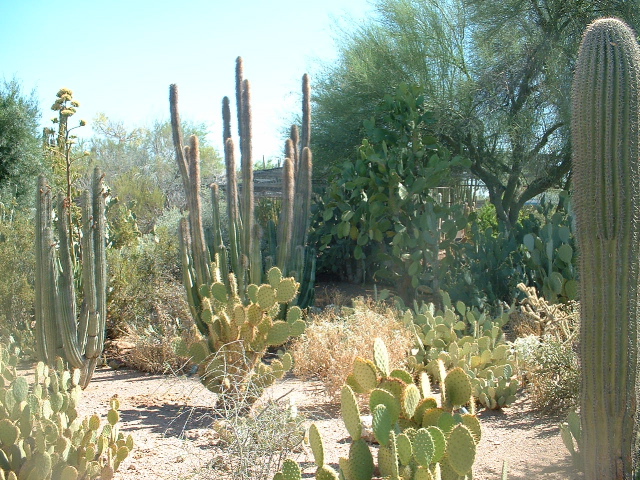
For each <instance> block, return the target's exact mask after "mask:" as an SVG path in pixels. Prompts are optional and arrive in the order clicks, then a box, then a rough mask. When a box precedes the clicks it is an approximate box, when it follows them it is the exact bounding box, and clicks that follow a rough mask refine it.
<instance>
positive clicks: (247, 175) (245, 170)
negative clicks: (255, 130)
mask: <svg viewBox="0 0 640 480" xmlns="http://www.w3.org/2000/svg"><path fill="white" fill-rule="evenodd" d="M251 123H252V122H251V85H250V84H249V81H248V80H244V81H243V84H242V138H241V139H240V144H241V146H242V148H241V150H240V152H241V160H240V163H241V169H242V205H241V207H242V215H241V216H242V255H243V256H245V258H246V260H245V261H246V262H247V267H248V270H249V272H251V271H252V268H254V267H252V265H251V263H250V257H251V254H252V252H253V248H252V245H253V237H254V232H253V225H254V222H255V217H254V201H255V200H254V196H253V156H252V155H253V154H252V146H251V141H252V138H251V135H252V125H251ZM260 268H262V266H260ZM241 294H243V292H241Z"/></svg>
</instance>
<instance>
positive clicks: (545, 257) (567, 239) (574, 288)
mask: <svg viewBox="0 0 640 480" xmlns="http://www.w3.org/2000/svg"><path fill="white" fill-rule="evenodd" d="M523 243H524V245H525V247H526V248H527V252H528V257H529V260H530V263H531V266H532V267H533V268H531V269H530V271H529V275H530V276H531V277H532V280H533V281H534V282H535V284H536V286H537V287H538V288H539V290H540V292H541V293H542V296H543V297H544V298H545V299H547V300H548V301H549V302H551V303H558V302H566V301H569V300H575V299H576V297H577V295H578V281H577V278H578V269H577V268H576V263H577V257H578V255H577V252H576V251H575V248H574V245H573V235H572V232H571V217H567V216H564V215H562V214H561V213H559V212H556V213H555V214H553V215H552V216H551V217H550V218H548V219H547V222H546V223H545V224H544V225H543V226H542V228H541V229H540V232H539V235H535V234H534V233H527V234H526V235H525V236H524V238H523Z"/></svg>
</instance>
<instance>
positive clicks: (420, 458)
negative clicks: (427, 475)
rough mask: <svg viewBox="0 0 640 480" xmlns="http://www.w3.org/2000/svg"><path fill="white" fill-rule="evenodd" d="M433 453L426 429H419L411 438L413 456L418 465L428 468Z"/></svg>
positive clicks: (433, 448) (432, 445)
mask: <svg viewBox="0 0 640 480" xmlns="http://www.w3.org/2000/svg"><path fill="white" fill-rule="evenodd" d="M434 453H435V445H434V443H433V438H432V437H431V434H430V433H429V430H427V429H426V428H420V429H418V431H417V432H416V435H415V437H414V438H413V456H414V458H415V459H416V462H418V465H421V466H423V467H428V466H429V465H430V464H431V462H432V460H433V455H434Z"/></svg>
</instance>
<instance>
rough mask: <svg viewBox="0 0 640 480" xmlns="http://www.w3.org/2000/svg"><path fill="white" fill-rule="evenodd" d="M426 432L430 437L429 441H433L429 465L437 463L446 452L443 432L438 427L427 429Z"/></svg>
mask: <svg viewBox="0 0 640 480" xmlns="http://www.w3.org/2000/svg"><path fill="white" fill-rule="evenodd" d="M427 431H428V432H429V434H430V435H431V439H432V440H433V458H432V459H431V463H438V462H439V461H440V460H442V457H444V454H445V452H446V450H447V440H446V437H445V435H444V432H443V431H442V430H440V429H439V428H438V427H433V426H432V427H427Z"/></svg>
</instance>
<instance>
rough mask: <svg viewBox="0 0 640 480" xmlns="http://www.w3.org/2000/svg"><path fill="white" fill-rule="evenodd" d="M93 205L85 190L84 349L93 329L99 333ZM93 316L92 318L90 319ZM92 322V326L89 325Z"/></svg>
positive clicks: (81, 322) (80, 337)
mask: <svg viewBox="0 0 640 480" xmlns="http://www.w3.org/2000/svg"><path fill="white" fill-rule="evenodd" d="M92 207H93V205H92V201H91V196H90V194H89V191H88V190H85V191H84V192H83V195H82V258H83V260H86V264H84V263H83V265H85V266H84V268H83V269H82V287H83V290H84V292H83V293H84V294H83V297H82V307H81V309H80V317H79V318H80V319H79V322H78V334H77V338H78V340H79V343H80V345H79V349H80V350H81V351H82V350H84V349H85V348H86V346H87V336H88V334H89V331H91V333H90V334H91V335H92V336H96V335H97V329H98V325H97V310H96V305H97V302H98V300H97V295H96V284H95V276H96V269H95V267H96V264H95V249H94V245H93V235H92V233H93V226H92V224H91V222H92V217H93V208H92ZM90 318H91V320H90ZM89 323H91V324H92V325H91V327H89ZM91 343H92V345H91V348H92V350H93V348H95V346H94V345H93V342H91Z"/></svg>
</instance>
